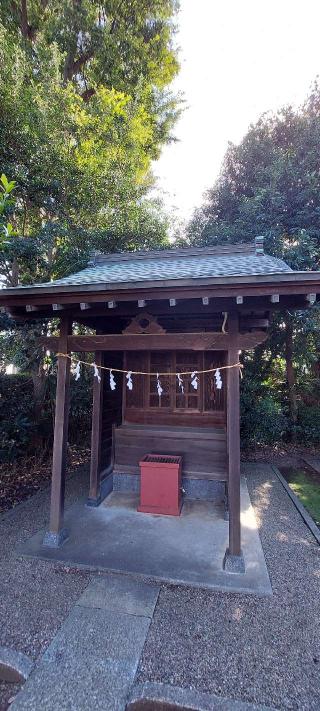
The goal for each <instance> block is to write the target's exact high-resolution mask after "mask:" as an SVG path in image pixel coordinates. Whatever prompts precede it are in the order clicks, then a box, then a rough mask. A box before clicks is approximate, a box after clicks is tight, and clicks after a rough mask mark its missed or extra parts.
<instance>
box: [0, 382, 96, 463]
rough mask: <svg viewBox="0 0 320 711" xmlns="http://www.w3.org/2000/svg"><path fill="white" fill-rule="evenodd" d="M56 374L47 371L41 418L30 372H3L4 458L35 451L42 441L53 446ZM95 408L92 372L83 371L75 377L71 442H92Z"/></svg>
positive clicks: (0, 435)
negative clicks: (93, 404) (93, 411)
mask: <svg viewBox="0 0 320 711" xmlns="http://www.w3.org/2000/svg"><path fill="white" fill-rule="evenodd" d="M55 389H56V375H55V373H54V372H52V373H50V374H48V375H47V378H46V387H45V397H44V401H43V404H42V416H41V420H40V422H37V421H36V419H35V413H34V402H33V382H32V378H31V377H30V375H26V374H21V375H20V374H19V375H0V422H1V427H0V461H12V460H14V459H16V458H18V457H19V456H23V455H24V454H27V453H30V452H33V451H34V443H35V438H36V441H37V444H38V445H39V443H40V442H41V441H42V446H43V447H44V448H48V447H50V445H51V443H52V439H53V413H54V405H55V392H56V390H55ZM91 411H92V375H91V374H90V373H87V372H86V373H83V376H82V378H81V379H80V381H78V382H74V380H71V387H70V417H69V437H68V441H69V442H70V443H71V444H84V443H88V442H89V438H90V428H91Z"/></svg>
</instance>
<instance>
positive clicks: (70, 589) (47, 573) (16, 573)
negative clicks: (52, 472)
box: [0, 467, 90, 711]
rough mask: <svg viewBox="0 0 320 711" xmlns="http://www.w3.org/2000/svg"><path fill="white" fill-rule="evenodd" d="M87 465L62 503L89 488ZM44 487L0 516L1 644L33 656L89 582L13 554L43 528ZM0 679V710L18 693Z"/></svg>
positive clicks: (84, 574) (85, 577) (81, 575)
mask: <svg viewBox="0 0 320 711" xmlns="http://www.w3.org/2000/svg"><path fill="white" fill-rule="evenodd" d="M87 479H88V474H87V469H86V467H79V469H78V470H77V473H76V474H75V476H73V477H71V478H70V479H68V480H67V497H66V503H67V504H71V503H73V501H75V500H76V499H77V498H78V495H79V493H80V495H81V494H83V495H84V493H85V492H86V491H87V490H88V485H87ZM48 512H49V490H48V489H46V490H44V491H41V492H39V493H37V494H36V495H35V496H33V497H32V498H31V499H29V500H27V501H25V502H23V503H22V504H19V505H18V506H17V507H16V508H14V509H12V510H11V511H8V512H7V513H5V514H3V515H2V516H1V517H0V561H1V569H0V571H1V572H0V620H1V624H0V645H4V646H6V647H12V648H13V649H15V650H17V651H19V652H24V653H25V654H27V655H28V656H29V657H30V658H31V659H33V660H35V659H36V658H37V657H38V656H39V654H41V652H43V651H44V649H45V648H46V647H47V646H48V644H49V643H50V641H51V639H52V638H53V636H54V635H55V633H56V631H57V630H58V629H59V627H60V626H61V624H62V622H63V620H64V619H65V618H66V616H67V615H68V613H69V612H70V610H71V608H72V607H73V605H74V604H75V602H76V600H77V599H78V597H79V596H80V595H81V593H82V591H83V590H84V588H85V587H86V586H87V584H88V582H89V580H90V574H89V573H87V572H85V571H83V570H82V571H76V570H71V569H70V568H66V567H65V566H61V565H60V566H59V565H57V564H56V565H55V564H48V563H46V562H44V561H39V560H27V559H23V558H17V557H16V555H15V548H16V546H17V545H18V544H19V543H22V542H23V541H25V540H26V539H27V538H30V536H31V535H32V534H33V533H35V532H36V531H38V530H39V529H41V528H44V527H45V524H46V522H47V520H48ZM18 688H19V687H17V686H16V685H14V686H13V685H11V684H5V683H0V711H3V710H4V709H6V708H7V704H8V701H9V699H10V698H12V696H14V695H15V693H17V690H18Z"/></svg>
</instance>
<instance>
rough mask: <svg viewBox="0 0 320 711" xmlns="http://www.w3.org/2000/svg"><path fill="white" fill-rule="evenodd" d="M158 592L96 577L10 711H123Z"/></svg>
mask: <svg viewBox="0 0 320 711" xmlns="http://www.w3.org/2000/svg"><path fill="white" fill-rule="evenodd" d="M158 594H159V588H158V587H157V586H154V585H147V584H145V583H142V582H140V581H139V582H138V581H135V580H132V579H130V578H127V577H125V576H110V577H108V578H94V579H93V580H92V581H91V583H90V584H89V586H88V587H87V588H86V590H85V591H84V593H83V595H82V596H81V597H80V599H79V601H78V603H77V604H76V605H75V607H74V608H73V610H72V611H71V613H70V614H69V616H68V617H67V619H66V620H65V622H64V623H63V625H62V627H61V628H60V630H59V632H58V634H57V635H56V637H55V638H54V640H53V641H52V643H51V644H50V646H49V647H48V649H47V650H46V652H45V653H44V655H43V656H42V658H41V660H40V662H39V663H38V664H37V666H36V669H35V671H34V672H33V673H32V674H31V676H30V677H29V679H28V680H27V682H26V684H25V686H24V687H23V689H22V690H21V692H20V693H19V694H18V696H17V697H16V699H15V701H14V702H13V704H12V705H11V706H10V710H11V711H36V710H40V709H45V711H91V709H92V711H93V710H94V711H98V710H99V709H101V710H102V709H103V711H106V709H108V711H123V710H124V708H125V704H126V699H127V696H128V693H129V690H130V688H131V686H132V684H133V681H134V677H135V674H136V671H137V667H138V662H139V659H140V655H141V652H142V649H143V646H144V643H145V639H146V636H147V633H148V629H149V625H150V621H151V618H152V615H153V612H154V608H155V605H156V602H157V598H158Z"/></svg>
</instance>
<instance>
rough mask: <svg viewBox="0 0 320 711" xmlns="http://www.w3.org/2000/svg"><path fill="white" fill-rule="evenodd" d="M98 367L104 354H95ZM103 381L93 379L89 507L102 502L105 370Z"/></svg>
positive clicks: (102, 374)
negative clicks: (102, 430)
mask: <svg viewBox="0 0 320 711" xmlns="http://www.w3.org/2000/svg"><path fill="white" fill-rule="evenodd" d="M95 363H96V364H97V366H101V365H103V353H102V351H97V352H96V353H95ZM99 373H100V377H101V381H100V382H99V380H98V378H93V403H92V428H91V462H90V488H89V498H88V501H87V504H88V506H98V505H99V504H100V501H101V492H100V473H101V428H102V406H103V386H104V374H105V371H104V370H100V371H99Z"/></svg>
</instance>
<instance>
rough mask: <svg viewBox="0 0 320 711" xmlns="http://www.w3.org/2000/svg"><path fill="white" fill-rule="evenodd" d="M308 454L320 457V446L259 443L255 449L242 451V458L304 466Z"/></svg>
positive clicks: (281, 465) (290, 465) (249, 460)
mask: <svg viewBox="0 0 320 711" xmlns="http://www.w3.org/2000/svg"><path fill="white" fill-rule="evenodd" d="M306 455H309V456H314V457H319V459H320V447H311V446H308V447H303V446H301V445H295V444H294V443H292V442H288V443H285V444H283V443H280V444H276V445H259V446H257V447H255V448H254V449H250V450H246V451H244V452H242V453H241V459H242V460H243V461H244V462H263V463H265V462H268V463H269V464H275V465H276V466H278V467H279V468H280V467H295V466H299V467H301V466H303V467H305V463H304V462H303V460H304V457H305V456H306Z"/></svg>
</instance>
